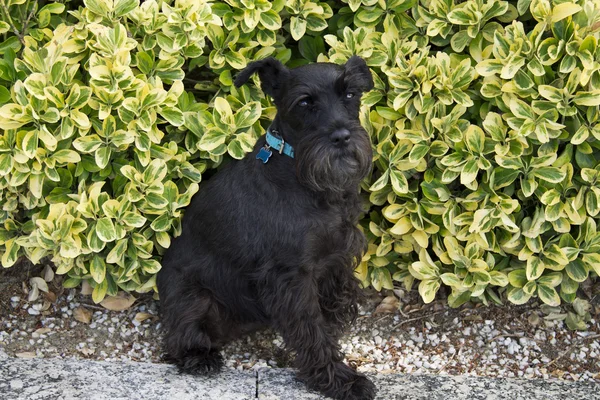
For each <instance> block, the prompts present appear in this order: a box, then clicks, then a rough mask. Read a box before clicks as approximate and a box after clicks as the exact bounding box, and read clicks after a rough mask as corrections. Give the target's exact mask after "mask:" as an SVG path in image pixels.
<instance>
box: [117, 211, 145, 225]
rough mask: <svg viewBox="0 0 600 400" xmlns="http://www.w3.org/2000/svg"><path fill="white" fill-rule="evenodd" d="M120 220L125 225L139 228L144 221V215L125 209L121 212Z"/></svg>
mask: <svg viewBox="0 0 600 400" xmlns="http://www.w3.org/2000/svg"><path fill="white" fill-rule="evenodd" d="M122 221H123V223H124V224H125V225H127V226H131V227H134V228H141V227H142V226H144V224H145V223H146V217H144V216H143V215H141V214H138V213H135V212H132V211H127V212H125V214H123V217H122Z"/></svg>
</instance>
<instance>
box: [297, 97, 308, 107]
mask: <svg viewBox="0 0 600 400" xmlns="http://www.w3.org/2000/svg"><path fill="white" fill-rule="evenodd" d="M309 104H310V98H308V97H305V98H302V99H300V101H298V105H299V106H300V107H307V106H308V105H309Z"/></svg>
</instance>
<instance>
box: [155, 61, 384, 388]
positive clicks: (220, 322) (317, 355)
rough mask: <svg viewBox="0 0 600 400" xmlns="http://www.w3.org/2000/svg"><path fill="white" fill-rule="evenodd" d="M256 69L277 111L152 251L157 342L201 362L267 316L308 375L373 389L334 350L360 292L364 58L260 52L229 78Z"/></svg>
mask: <svg viewBox="0 0 600 400" xmlns="http://www.w3.org/2000/svg"><path fill="white" fill-rule="evenodd" d="M255 72H258V75H259V78H260V81H261V87H262V90H263V92H264V93H266V94H267V95H269V96H271V97H272V98H273V101H274V103H275V105H276V107H277V115H276V117H275V119H274V121H273V123H272V124H271V126H270V127H269V129H268V130H267V133H266V135H265V136H263V137H261V138H260V139H259V140H258V143H257V145H256V147H255V148H254V150H253V151H252V152H251V153H250V154H248V155H247V156H246V157H245V158H244V159H242V160H241V161H237V162H231V163H229V164H228V165H226V166H225V167H223V168H222V169H221V170H220V171H219V172H217V173H216V174H215V175H214V176H213V177H212V178H210V179H209V180H208V181H207V182H206V183H205V184H203V187H202V188H201V190H200V191H199V192H198V194H197V195H196V196H194V198H193V200H192V203H191V204H190V206H189V207H188V208H187V210H186V212H185V216H184V218H183V222H182V234H181V236H179V237H178V238H176V239H175V240H174V241H173V243H172V245H171V247H170V248H169V249H168V251H167V252H166V254H165V256H164V258H163V261H162V265H163V268H162V270H161V271H160V272H159V274H158V289H159V294H160V301H161V309H162V321H163V325H164V328H165V330H166V332H165V343H164V345H165V350H166V352H167V353H168V355H169V356H170V358H171V359H172V361H173V362H174V363H175V364H177V365H178V366H179V368H180V369H181V370H182V371H184V372H189V373H205V372H212V371H216V370H218V369H220V367H221V366H222V364H223V360H222V358H221V355H220V351H219V350H220V348H221V347H222V346H223V345H224V344H225V343H226V342H228V341H230V340H232V339H234V338H235V337H238V336H239V335H243V334H245V333H248V332H250V331H253V330H255V329H258V328H261V327H267V326H271V327H273V328H275V329H276V330H277V331H278V332H280V334H281V335H282V337H283V339H284V341H285V344H286V348H287V349H288V350H291V351H292V353H293V354H295V367H296V368H297V369H298V377H299V379H300V380H302V381H304V382H305V383H306V384H307V385H308V386H309V387H310V388H312V389H315V390H318V391H320V392H322V393H323V394H325V395H328V396H331V397H334V398H336V399H350V400H353V399H357V400H358V399H361V400H363V399H367V400H369V399H373V397H374V396H375V386H374V385H373V383H372V382H371V381H370V380H368V379H367V378H366V377H365V376H363V375H362V374H359V373H357V372H356V371H355V370H354V369H352V368H350V367H349V366H347V365H346V364H344V363H343V362H342V361H343V359H344V355H343V354H342V352H341V351H340V347H339V344H338V340H339V338H340V336H341V335H342V333H343V331H344V329H345V327H346V326H347V325H348V324H349V323H351V322H352V321H353V320H354V318H355V317H356V314H357V301H358V298H359V296H360V294H361V291H360V287H359V285H358V281H357V280H356V279H355V277H354V268H355V267H356V265H357V262H359V261H360V259H361V257H362V255H363V253H364V251H365V247H366V240H365V237H364V235H363V234H362V232H361V231H360V230H359V229H358V228H357V227H356V225H357V223H358V220H359V217H360V215H361V214H362V213H363V212H364V210H363V206H362V202H361V199H360V196H359V184H360V182H361V180H362V179H363V178H364V177H365V176H366V175H367V174H368V173H369V171H370V168H371V161H372V150H371V142H370V140H369V136H368V134H367V132H366V131H365V130H364V129H363V128H362V127H361V125H360V122H359V118H358V116H359V108H360V97H361V94H362V93H363V92H366V91H369V90H371V89H372V88H373V78H372V76H371V72H370V71H369V68H368V67H367V65H366V63H365V62H364V60H363V59H361V58H360V57H357V56H353V57H351V58H350V59H349V60H348V61H347V63H346V64H345V65H342V66H340V65H336V64H331V63H316V64H309V65H304V66H301V67H297V68H294V69H288V68H286V67H285V66H284V65H283V64H281V63H280V62H279V61H277V60H276V59H274V58H267V59H264V60H261V61H255V62H252V63H250V64H249V65H248V66H247V68H246V69H244V70H243V71H241V72H240V73H239V75H238V76H237V77H236V79H235V85H236V86H237V87H240V86H241V85H243V84H244V83H246V82H247V81H248V79H249V78H250V77H251V75H252V74H254V73H255Z"/></svg>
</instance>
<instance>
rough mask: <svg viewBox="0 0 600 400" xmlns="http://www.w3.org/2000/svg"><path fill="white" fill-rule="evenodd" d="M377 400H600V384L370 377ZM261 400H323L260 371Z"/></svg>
mask: <svg viewBox="0 0 600 400" xmlns="http://www.w3.org/2000/svg"><path fill="white" fill-rule="evenodd" d="M368 376H369V378H371V379H372V380H373V382H374V383H375V385H376V386H377V388H378V392H377V397H376V398H377V399H378V400H405V399H406V400H463V399H464V400H467V399H468V400H501V399H502V400H504V399H506V400H600V384H598V383H591V382H568V381H559V380H528V379H505V378H482V377H474V376H449V375H422V374H413V375H404V374H402V375H399V374H393V375H392V374H379V375H368ZM258 398H259V399H260V400H279V399H285V400H324V399H326V397H324V396H321V395H319V394H317V393H314V392H307V391H306V389H305V388H304V385H303V384H302V383H300V382H298V381H297V380H296V379H295V378H294V374H293V372H292V371H289V370H268V369H264V370H260V371H259V375H258Z"/></svg>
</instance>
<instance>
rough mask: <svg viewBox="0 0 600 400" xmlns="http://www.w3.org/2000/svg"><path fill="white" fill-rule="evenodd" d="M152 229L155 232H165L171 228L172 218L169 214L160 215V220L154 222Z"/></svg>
mask: <svg viewBox="0 0 600 400" xmlns="http://www.w3.org/2000/svg"><path fill="white" fill-rule="evenodd" d="M150 227H151V228H152V229H153V230H154V231H155V232H165V231H167V230H168V229H169V228H171V217H170V216H169V214H168V213H164V214H162V215H160V216H159V217H158V218H156V219H155V220H154V221H152V224H151V225H150Z"/></svg>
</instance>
